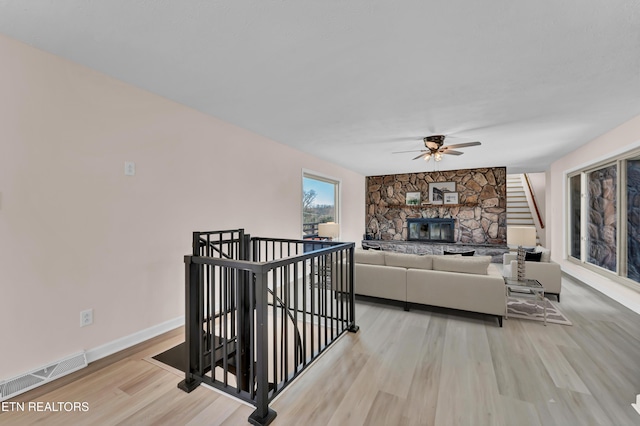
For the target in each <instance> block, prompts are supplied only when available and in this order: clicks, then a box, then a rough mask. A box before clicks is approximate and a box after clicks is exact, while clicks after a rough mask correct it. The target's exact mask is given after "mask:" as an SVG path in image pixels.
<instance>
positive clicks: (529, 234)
mask: <svg viewBox="0 0 640 426" xmlns="http://www.w3.org/2000/svg"><path fill="white" fill-rule="evenodd" d="M507 244H508V245H513V246H518V281H522V280H524V275H525V274H524V272H525V271H524V268H525V263H524V248H523V247H535V245H536V228H534V227H533V226H509V227H507Z"/></svg>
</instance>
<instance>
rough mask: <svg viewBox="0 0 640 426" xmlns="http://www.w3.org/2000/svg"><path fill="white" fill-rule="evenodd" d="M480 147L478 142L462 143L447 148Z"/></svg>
mask: <svg viewBox="0 0 640 426" xmlns="http://www.w3.org/2000/svg"><path fill="white" fill-rule="evenodd" d="M478 145H482V144H481V143H480V142H464V143H456V144H453V145H447V146H446V147H447V148H464V147H466V146H478Z"/></svg>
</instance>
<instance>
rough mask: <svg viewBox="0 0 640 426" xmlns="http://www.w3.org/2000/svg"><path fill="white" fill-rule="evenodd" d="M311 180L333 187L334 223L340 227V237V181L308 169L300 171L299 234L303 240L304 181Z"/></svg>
mask: <svg viewBox="0 0 640 426" xmlns="http://www.w3.org/2000/svg"><path fill="white" fill-rule="evenodd" d="M305 178H306V179H313V180H317V181H320V182H324V183H329V184H332V185H334V191H333V199H334V206H335V207H334V210H335V217H334V219H333V220H334V222H335V223H337V224H338V225H339V226H340V235H342V223H341V217H342V180H341V179H340V178H336V177H333V176H329V175H326V174H324V173H320V172H316V171H313V170H309V169H302V177H301V179H300V184H301V190H300V233H301V235H302V237H303V238H304V180H305Z"/></svg>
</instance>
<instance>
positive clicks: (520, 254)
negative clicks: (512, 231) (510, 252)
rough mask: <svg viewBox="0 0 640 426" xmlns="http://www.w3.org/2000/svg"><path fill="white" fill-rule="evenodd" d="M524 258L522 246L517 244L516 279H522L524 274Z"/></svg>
mask: <svg viewBox="0 0 640 426" xmlns="http://www.w3.org/2000/svg"><path fill="white" fill-rule="evenodd" d="M524 259H525V254H524V248H523V247H522V246H518V281H523V280H524V275H525V270H524V267H525V264H524Z"/></svg>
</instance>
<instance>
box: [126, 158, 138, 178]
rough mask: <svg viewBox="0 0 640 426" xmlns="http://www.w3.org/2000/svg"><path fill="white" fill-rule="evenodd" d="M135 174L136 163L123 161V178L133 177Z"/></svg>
mask: <svg viewBox="0 0 640 426" xmlns="http://www.w3.org/2000/svg"><path fill="white" fill-rule="evenodd" d="M135 174H136V163H134V162H133V161H125V162H124V175H125V176H134V175H135Z"/></svg>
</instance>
